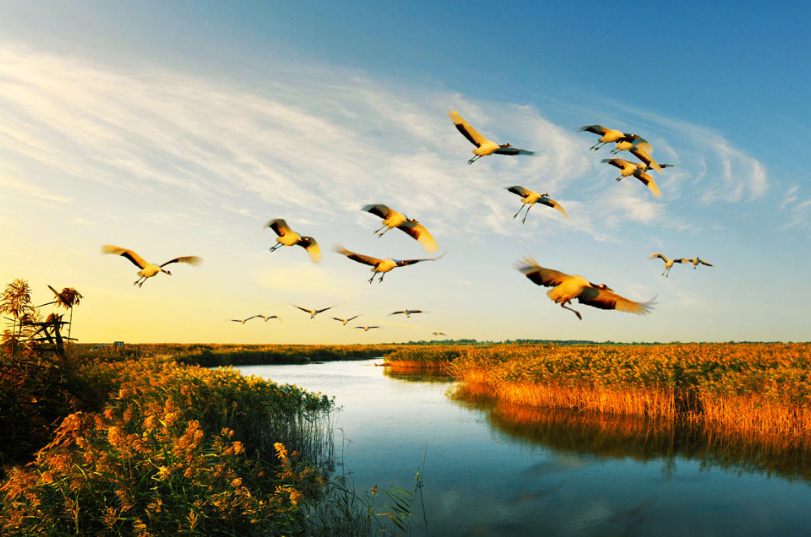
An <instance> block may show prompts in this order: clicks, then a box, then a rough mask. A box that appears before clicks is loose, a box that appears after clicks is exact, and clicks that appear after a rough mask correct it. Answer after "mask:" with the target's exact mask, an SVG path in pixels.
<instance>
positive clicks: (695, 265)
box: [673, 256, 713, 270]
mask: <svg viewBox="0 0 811 537" xmlns="http://www.w3.org/2000/svg"><path fill="white" fill-rule="evenodd" d="M673 262H674V263H692V264H693V270H695V269H696V268H697V267H698V265H699V263H700V264H702V265H707V266H708V267H712V266H713V265H711V264H710V263H707V262H706V261H704V260H703V259H701V258H700V257H698V256H695V257H694V258H692V259H682V258H679V259H676V260H675V261H673Z"/></svg>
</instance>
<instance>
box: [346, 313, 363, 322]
mask: <svg viewBox="0 0 811 537" xmlns="http://www.w3.org/2000/svg"><path fill="white" fill-rule="evenodd" d="M360 316H361V314H358V315H355V316H354V317H350V318H349V319H347V320H346V322H349V321H351V320H353V319H357V318H358V317H360Z"/></svg>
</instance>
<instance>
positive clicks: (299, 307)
mask: <svg viewBox="0 0 811 537" xmlns="http://www.w3.org/2000/svg"><path fill="white" fill-rule="evenodd" d="M290 305H291V306H293V307H294V308H298V309H300V310H301V311H306V312H307V313H309V314H310V315H312V314H313V311H314V310H308V309H307V308H302V307H301V306H296V305H295V304H290Z"/></svg>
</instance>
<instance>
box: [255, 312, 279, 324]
mask: <svg viewBox="0 0 811 537" xmlns="http://www.w3.org/2000/svg"><path fill="white" fill-rule="evenodd" d="M255 317H259V318H260V319H264V321H265V322H268V321H269V320H271V319H276V320H277V321H281V320H282V318H281V317H279V316H278V315H262V314H261V313H260V314H259V315H255Z"/></svg>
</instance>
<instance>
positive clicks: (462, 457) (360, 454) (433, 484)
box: [239, 360, 811, 537]
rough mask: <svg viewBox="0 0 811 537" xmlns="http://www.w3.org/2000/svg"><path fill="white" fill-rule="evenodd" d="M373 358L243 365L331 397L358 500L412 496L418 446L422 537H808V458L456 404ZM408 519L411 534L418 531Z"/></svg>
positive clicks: (436, 384) (628, 426)
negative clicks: (378, 494) (373, 492)
mask: <svg viewBox="0 0 811 537" xmlns="http://www.w3.org/2000/svg"><path fill="white" fill-rule="evenodd" d="M381 362H382V360H366V361H354V362H328V363H324V364H308V365H290V366H286V365H270V366H242V367H240V368H239V369H240V370H241V371H242V372H243V373H244V374H246V375H259V376H261V377H264V378H267V379H270V380H273V381H274V382H279V383H289V384H296V385H298V386H300V387H303V388H306V389H309V390H311V391H315V392H321V393H323V394H326V395H330V396H334V397H335V401H336V404H337V405H338V406H340V407H342V410H341V412H340V413H339V414H338V417H337V427H338V429H339V430H338V431H336V442H338V443H339V444H341V443H342V444H343V448H341V446H340V445H339V447H338V453H341V450H342V451H343V460H344V463H345V468H346V469H347V470H348V471H349V472H351V475H350V478H351V480H352V481H353V482H354V485H355V488H356V489H357V490H358V491H363V490H370V489H371V488H372V487H373V486H375V485H377V486H378V487H379V489H380V490H386V489H388V488H390V487H399V488H402V489H405V490H409V491H412V490H413V488H414V476H415V470H416V469H417V468H418V467H419V466H420V465H421V464H422V461H423V455H424V453H425V450H426V445H427V460H426V464H425V468H424V474H423V477H424V483H425V486H424V489H423V493H424V499H425V509H426V517H427V534H429V535H436V536H455V535H459V536H479V535H481V536H485V535H488V536H489V535H493V536H500V535H504V536H523V535H527V536H537V535H553V536H554V535H560V536H570V535H571V536H575V535H576V536H592V535H593V536H636V535H638V536H650V535H656V536H662V537H666V536H676V535H679V536H682V535H689V536H714V535H718V536H727V535H736V536H748V535H752V536H764V535H780V536H793V535H797V536H800V535H802V536H804V537H805V536H807V535H809V534H811V509H809V507H811V486H809V484H810V483H811V481H809V480H808V476H809V474H811V472H809V470H808V469H809V468H811V461H807V460H805V459H802V457H801V456H800V455H798V459H797V460H792V459H791V458H790V457H789V458H787V456H786V455H785V454H783V455H782V456H781V455H779V454H773V453H765V452H761V451H758V450H757V449H752V448H751V447H747V448H738V447H736V446H734V445H727V444H726V443H723V442H721V443H718V442H716V441H715V440H712V441H709V442H708V441H707V440H706V439H703V438H700V437H697V438H688V439H684V438H680V437H679V438H676V437H674V435H673V433H672V432H668V431H662V430H658V429H656V428H653V429H651V428H650V427H649V426H646V425H645V424H644V422H640V421H638V420H627V419H623V418H608V419H605V417H602V418H595V417H583V416H580V415H577V414H576V413H568V414H567V413H565V412H560V411H541V412H540V413H531V412H530V413H527V411H526V410H521V411H518V410H515V409H504V408H499V407H494V406H493V405H492V404H490V405H488V404H486V403H485V404H483V403H481V402H480V401H479V402H477V401H467V402H463V401H459V400H455V399H452V398H451V397H449V395H448V394H449V391H453V390H454V388H455V387H456V384H455V383H452V382H448V381H447V380H444V379H443V380H439V379H436V378H431V377H425V376H418V375H403V376H398V375H395V374H391V373H388V372H387V371H386V368H383V367H375V364H379V363H381ZM342 439H343V442H342ZM714 442H715V443H714ZM416 516H417V519H418V520H417V521H416V522H417V525H416V531H414V532H413V533H414V534H417V535H420V534H425V533H426V532H425V530H424V529H423V525H422V513H421V512H420V510H419V509H417V512H416Z"/></svg>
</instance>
